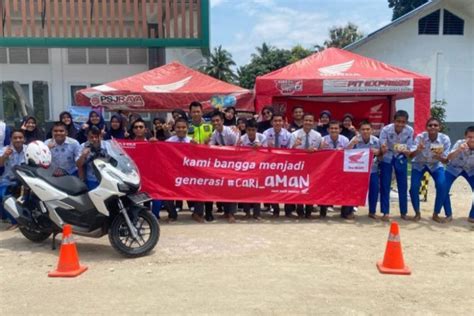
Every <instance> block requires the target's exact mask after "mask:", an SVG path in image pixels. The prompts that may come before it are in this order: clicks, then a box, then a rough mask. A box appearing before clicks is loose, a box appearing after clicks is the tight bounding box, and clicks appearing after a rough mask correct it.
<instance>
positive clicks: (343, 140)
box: [323, 135, 349, 149]
mask: <svg viewBox="0 0 474 316" xmlns="http://www.w3.org/2000/svg"><path fill="white" fill-rule="evenodd" d="M323 141H324V142H325V143H326V144H328V145H329V147H328V148H324V149H344V148H346V147H347V145H349V138H347V137H346V136H344V135H339V136H338V137H337V140H336V141H335V142H334V141H333V140H332V139H331V135H326V136H323Z"/></svg>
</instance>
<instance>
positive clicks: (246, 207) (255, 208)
mask: <svg viewBox="0 0 474 316" xmlns="http://www.w3.org/2000/svg"><path fill="white" fill-rule="evenodd" d="M242 208H243V210H244V212H245V213H247V214H250V209H253V216H255V217H256V216H260V203H242Z"/></svg>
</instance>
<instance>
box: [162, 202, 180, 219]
mask: <svg viewBox="0 0 474 316" xmlns="http://www.w3.org/2000/svg"><path fill="white" fill-rule="evenodd" d="M163 206H164V207H165V210H166V211H167V212H168V218H172V219H177V218H178V212H176V206H175V201H164V202H163Z"/></svg>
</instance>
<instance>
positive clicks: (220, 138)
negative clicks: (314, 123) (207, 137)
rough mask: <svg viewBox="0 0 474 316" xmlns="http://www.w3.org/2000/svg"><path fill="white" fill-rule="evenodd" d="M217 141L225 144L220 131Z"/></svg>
mask: <svg viewBox="0 0 474 316" xmlns="http://www.w3.org/2000/svg"><path fill="white" fill-rule="evenodd" d="M219 142H220V143H221V146H225V140H224V135H222V133H219Z"/></svg>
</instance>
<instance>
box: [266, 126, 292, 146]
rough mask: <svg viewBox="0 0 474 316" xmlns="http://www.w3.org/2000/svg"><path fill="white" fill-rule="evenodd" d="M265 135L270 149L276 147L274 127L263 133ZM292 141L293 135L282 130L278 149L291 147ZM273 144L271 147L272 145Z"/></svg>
mask: <svg viewBox="0 0 474 316" xmlns="http://www.w3.org/2000/svg"><path fill="white" fill-rule="evenodd" d="M263 135H265V137H266V138H267V142H268V144H269V146H268V147H275V148H276V146H275V139H276V138H275V130H274V129H273V127H271V128H269V129H267V130H266V131H264V132H263ZM290 140H291V133H290V132H288V130H286V129H284V128H282V129H281V131H280V133H279V136H278V141H279V146H278V148H289V147H290ZM270 144H271V145H270Z"/></svg>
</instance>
